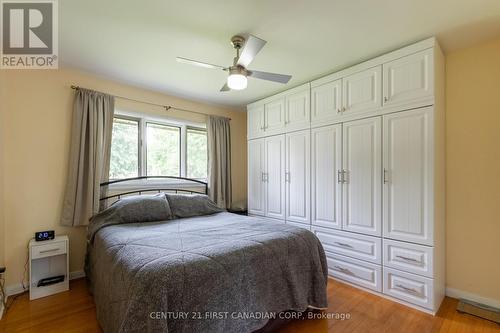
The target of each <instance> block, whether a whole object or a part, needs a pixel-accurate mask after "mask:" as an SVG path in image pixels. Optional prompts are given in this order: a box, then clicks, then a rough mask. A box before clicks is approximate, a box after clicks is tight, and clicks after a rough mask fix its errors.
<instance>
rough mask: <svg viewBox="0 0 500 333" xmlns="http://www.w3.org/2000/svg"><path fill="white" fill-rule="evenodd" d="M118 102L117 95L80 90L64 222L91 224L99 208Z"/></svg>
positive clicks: (68, 223) (76, 97)
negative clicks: (115, 107) (115, 108)
mask: <svg viewBox="0 0 500 333" xmlns="http://www.w3.org/2000/svg"><path fill="white" fill-rule="evenodd" d="M114 103H115V100H114V97H113V96H110V95H106V94H103V93H100V92H97V91H93V90H88V89H82V88H78V89H77V90H76V94H75V101H74V107H73V125H72V129H71V147H70V160H69V170H68V179H67V183H66V192H65V196H64V203H63V212H62V216H61V224H62V225H66V226H82V225H87V224H88V220H89V218H90V217H92V215H93V214H95V213H97V212H99V197H100V187H99V184H100V183H101V182H105V181H107V180H108V177H109V160H110V153H111V132H112V130H113V114H114Z"/></svg>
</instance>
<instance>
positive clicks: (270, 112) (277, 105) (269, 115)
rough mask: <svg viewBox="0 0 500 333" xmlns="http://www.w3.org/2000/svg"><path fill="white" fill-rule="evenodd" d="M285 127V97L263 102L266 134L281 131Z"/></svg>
mask: <svg viewBox="0 0 500 333" xmlns="http://www.w3.org/2000/svg"><path fill="white" fill-rule="evenodd" d="M284 129H285V99H284V98H278V99H277V100H274V101H271V102H269V103H266V104H264V131H265V134H266V135H275V134H281V133H283V131H284Z"/></svg>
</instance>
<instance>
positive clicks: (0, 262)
mask: <svg viewBox="0 0 500 333" xmlns="http://www.w3.org/2000/svg"><path fill="white" fill-rule="evenodd" d="M3 75H4V71H0V101H3V100H5V96H4V89H3V85H2V84H1V82H3ZM2 110H3V106H2V104H1V103H0V266H4V263H5V246H4V244H5V219H4V212H5V210H4V208H3V175H4V174H3V146H4V142H3V112H2ZM0 308H1V306H0ZM0 312H1V311H0Z"/></svg>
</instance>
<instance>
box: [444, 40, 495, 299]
mask: <svg viewBox="0 0 500 333" xmlns="http://www.w3.org/2000/svg"><path fill="white" fill-rule="evenodd" d="M446 85H447V87H446V89H447V93H446V101H447V108H446V131H447V135H446V140H447V146H446V148H447V153H446V160H447V161H446V164H447V169H446V171H447V177H446V183H447V186H446V190H447V193H446V195H447V200H446V207H447V208H446V224H447V225H446V243H447V256H446V276H447V287H448V289H449V294H450V295H455V296H466V297H467V295H466V294H464V293H463V292H465V293H470V294H473V296H474V295H475V296H480V297H484V298H486V300H484V301H488V299H489V300H490V302H489V303H490V304H496V306H500V264H499V262H500V261H499V258H498V257H499V255H500V239H499V236H500V190H499V189H500V176H499V171H500V38H497V39H495V40H492V41H489V42H487V43H482V44H479V45H475V46H472V47H469V48H466V49H461V50H458V51H455V52H451V53H449V54H447V56H446ZM460 292H462V293H460ZM469 296H470V295H469Z"/></svg>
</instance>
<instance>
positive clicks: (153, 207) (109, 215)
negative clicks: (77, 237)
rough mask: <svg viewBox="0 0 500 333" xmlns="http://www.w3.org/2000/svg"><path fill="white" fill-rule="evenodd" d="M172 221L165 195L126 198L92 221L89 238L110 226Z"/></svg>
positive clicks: (97, 215)
mask: <svg viewBox="0 0 500 333" xmlns="http://www.w3.org/2000/svg"><path fill="white" fill-rule="evenodd" d="M170 219H172V211H171V210H170V206H169V204H168V201H167V199H166V197H165V194H164V193H160V194H155V195H134V196H129V197H124V198H122V199H120V200H118V201H116V202H115V203H113V204H112V205H111V206H110V207H108V208H107V209H105V210H103V211H101V212H99V213H98V214H96V215H94V216H93V217H92V218H91V219H90V224H89V227H88V238H89V239H93V236H94V235H95V233H96V232H97V231H98V230H100V229H102V228H104V227H106V226H110V225H116V224H123V223H141V222H153V221H165V220H170Z"/></svg>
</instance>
